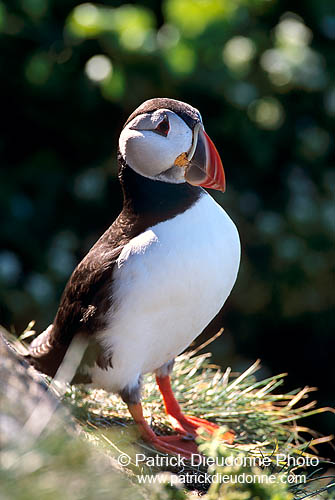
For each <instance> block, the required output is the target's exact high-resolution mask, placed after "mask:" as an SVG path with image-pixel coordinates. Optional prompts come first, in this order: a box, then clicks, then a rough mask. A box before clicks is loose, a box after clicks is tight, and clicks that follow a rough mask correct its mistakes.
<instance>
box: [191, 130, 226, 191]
mask: <svg viewBox="0 0 335 500" xmlns="http://www.w3.org/2000/svg"><path fill="white" fill-rule="evenodd" d="M187 159H188V165H187V167H186V169H185V180H186V181H187V182H188V183H189V184H193V185H194V186H202V187H205V188H210V189H217V190H219V191H225V189H226V180H225V173H224V170H223V165H222V161H221V158H220V155H219V153H218V151H217V149H216V147H215V146H214V143H213V141H212V140H211V139H210V138H209V137H208V135H207V134H206V132H205V131H204V128H203V126H202V124H201V123H197V125H196V126H195V127H194V130H193V144H192V147H191V149H190V151H189V153H188V156H187Z"/></svg>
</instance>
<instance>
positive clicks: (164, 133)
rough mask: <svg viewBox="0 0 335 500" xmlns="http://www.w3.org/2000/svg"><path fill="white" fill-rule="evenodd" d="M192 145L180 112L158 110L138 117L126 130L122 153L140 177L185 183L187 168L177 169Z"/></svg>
mask: <svg viewBox="0 0 335 500" xmlns="http://www.w3.org/2000/svg"><path fill="white" fill-rule="evenodd" d="M191 146H192V130H191V129H190V127H189V126H188V125H187V124H186V123H185V122H184V120H182V119H181V118H180V117H179V116H178V115H176V113H174V112H173V111H170V110H168V109H158V110H157V111H154V112H153V113H144V114H141V115H138V116H136V117H135V118H134V119H133V120H132V121H131V122H129V123H128V124H127V126H126V127H125V128H124V129H123V130H122V133H121V135H120V140H119V148H120V152H121V154H122V156H123V158H124V159H125V161H126V162H127V164H128V165H129V166H130V167H131V168H132V169H133V170H135V172H137V173H138V174H141V175H143V176H144V177H148V178H149V179H155V180H162V181H165V182H172V183H180V182H185V179H184V173H185V172H184V169H183V168H180V167H177V166H174V162H175V160H176V158H177V156H179V155H180V154H181V153H184V152H188V151H189V150H190V148H191Z"/></svg>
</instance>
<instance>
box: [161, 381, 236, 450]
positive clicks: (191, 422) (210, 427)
mask: <svg viewBox="0 0 335 500" xmlns="http://www.w3.org/2000/svg"><path fill="white" fill-rule="evenodd" d="M156 381H157V384H158V387H159V390H160V391H161V393H162V396H163V401H164V406H165V411H166V413H167V415H168V417H169V420H170V422H171V425H172V427H173V428H174V429H175V430H176V431H177V432H180V433H181V434H184V435H185V434H186V435H192V436H196V435H197V429H199V428H200V427H202V428H204V429H206V431H207V432H209V433H210V434H213V433H214V431H216V430H217V429H218V428H219V426H218V425H216V424H214V423H213V422H208V420H205V419H203V418H199V417H191V416H187V415H184V414H183V413H182V411H181V408H180V406H179V403H178V401H177V400H176V398H175V397H174V394H173V391H172V387H171V381H170V377H169V376H168V375H166V376H164V377H158V376H156ZM234 437H235V433H234V432H233V431H227V432H225V433H224V434H223V436H222V439H223V440H224V441H226V442H227V443H229V444H232V443H233V442H234Z"/></svg>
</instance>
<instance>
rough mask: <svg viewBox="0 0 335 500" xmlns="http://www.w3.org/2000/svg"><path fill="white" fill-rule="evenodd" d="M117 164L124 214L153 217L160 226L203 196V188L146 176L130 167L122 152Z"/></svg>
mask: <svg viewBox="0 0 335 500" xmlns="http://www.w3.org/2000/svg"><path fill="white" fill-rule="evenodd" d="M118 163H119V180H120V183H121V187H122V191H123V213H125V212H126V213H129V214H132V215H133V216H137V217H141V216H145V217H152V219H153V222H155V223H158V222H162V221H163V220H167V219H171V218H173V217H175V216H176V215H178V214H180V213H183V212H185V210H187V209H188V208H190V207H191V206H192V205H193V204H194V203H195V202H196V201H197V200H198V199H199V198H200V196H201V195H202V194H204V190H203V189H202V188H200V187H198V186H191V185H190V184H188V183H186V182H183V183H181V184H172V183H171V184H170V183H168V182H162V181H154V180H151V179H148V178H147V177H143V176H142V175H139V174H137V173H136V172H135V171H134V170H133V169H132V168H131V167H129V165H127V163H126V162H125V160H124V159H123V157H122V155H121V154H120V153H118ZM150 225H153V224H150Z"/></svg>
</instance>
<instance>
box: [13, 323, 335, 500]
mask: <svg viewBox="0 0 335 500" xmlns="http://www.w3.org/2000/svg"><path fill="white" fill-rule="evenodd" d="M28 334H29V332H25V336H27V335H28ZM259 368H260V362H259V361H256V362H255V363H254V364H253V365H252V366H251V367H250V368H248V369H247V370H246V371H245V372H244V373H242V374H232V373H231V371H230V369H229V368H228V369H227V370H226V371H224V372H223V371H221V370H220V368H219V367H217V366H215V365H213V364H212V363H211V355H210V354H209V353H206V354H199V352H193V353H188V354H184V355H182V356H180V357H179V358H178V359H177V361H176V364H175V368H174V371H173V377H172V379H173V388H174V391H175V394H176V397H177V399H178V401H179V402H180V403H181V406H182V408H183V411H184V413H186V414H192V415H197V416H201V417H205V418H207V419H209V420H213V421H215V422H216V423H218V424H220V425H222V427H223V428H225V429H226V428H229V429H233V430H234V431H235V433H236V438H235V442H234V444H233V445H228V444H226V443H223V442H222V441H221V439H220V432H218V433H217V435H215V436H214V437H213V436H212V437H210V436H208V435H206V434H204V433H203V434H201V435H200V436H199V438H198V439H199V450H201V453H203V454H204V456H210V457H216V459H220V460H221V462H220V460H219V464H218V463H216V464H214V465H213V466H211V467H210V468H209V471H208V472H210V473H211V474H212V475H213V476H212V477H214V476H215V475H217V474H221V476H222V475H225V474H226V475H229V477H233V478H236V477H238V476H239V475H241V474H249V475H252V476H253V477H254V478H256V479H257V478H261V476H264V475H266V476H269V475H270V474H274V476H275V478H276V481H275V483H273V484H269V483H265V484H258V483H257V481H256V483H255V481H254V482H253V483H252V484H247V483H245V482H244V483H242V484H235V483H234V481H233V480H232V481H230V483H228V484H212V485H210V487H209V489H208V486H209V485H208V484H207V485H206V484H205V485H204V484H201V483H200V482H199V481H200V477H202V476H203V475H204V474H205V473H206V472H207V469H206V467H204V466H200V467H199V466H194V465H192V464H189V463H187V464H186V465H185V464H184V466H182V467H181V466H175V465H171V464H170V465H168V466H164V467H160V466H157V465H156V464H153V465H151V463H150V462H149V461H148V460H145V462H141V463H140V464H136V454H137V453H141V454H144V455H145V456H146V457H148V458H149V457H155V456H157V455H162V454H159V453H157V451H156V450H155V449H153V448H152V447H151V446H150V445H149V444H148V443H145V442H143V441H142V440H141V439H140V438H139V436H138V433H137V430H136V426H135V425H134V424H133V421H132V420H131V418H130V415H129V413H128V410H127V407H126V405H125V404H124V403H123V402H122V400H121V399H120V398H119V397H118V396H117V395H112V394H109V393H106V392H105V391H103V390H93V389H87V388H85V387H81V386H76V387H75V386H69V385H63V386H59V385H57V386H55V385H53V384H51V388H52V389H51V390H53V391H56V392H57V393H58V394H62V400H63V402H64V404H65V406H67V407H68V408H70V410H71V414H72V417H70V416H69V418H70V420H72V421H73V422H74V423H75V428H76V430H77V434H79V436H76V438H75V439H74V437H73V436H72V437H71V442H78V443H79V442H80V443H81V444H80V445H78V446H79V448H78V449H79V450H82V449H84V455H85V456H88V457H90V456H91V455H90V454H91V452H92V453H94V454H96V453H98V455H99V457H100V458H99V460H102V461H103V463H104V466H102V467H100V468H99V472H97V471H96V470H95V469H94V470H92V463H91V461H89V462H90V463H88V462H87V467H86V465H85V464H86V462H85V460H84V459H83V458H81V455H80V453H79V455H80V457H79V459H78V461H79V462H78V463H79V464H80V466H78V464H77V465H76V463H75V462H76V459H75V458H73V460H72V462H73V473H74V475H75V477H77V480H78V482H79V483H80V484H81V488H82V489H83V490H85V481H89V482H90V488H87V491H86V493H87V496H85V494H84V493H83V494H82V496H80V497H78V498H85V499H86V498H90V495H91V494H92V493H90V494H88V492H91V491H92V481H93V483H94V484H95V486H94V487H95V488H96V493H95V497H96V498H100V497H103V494H102V496H101V495H100V493H101V492H102V493H103V492H104V491H106V489H108V488H110V486H109V485H110V481H109V480H108V478H106V473H108V472H106V471H108V469H109V470H110V474H111V477H112V479H113V478H114V475H115V478H114V479H115V481H114V482H113V481H112V484H114V485H115V486H114V487H112V488H113V494H115V496H113V495H112V496H108V498H141V499H142V498H148V499H155V498H157V499H161V498H162V499H164V498H166V499H171V500H172V499H173V500H177V499H190V498H193V495H194V490H195V491H196V492H197V494H199V493H204V494H205V496H203V498H204V500H219V499H222V500H223V499H224V500H248V499H250V500H252V499H255V500H256V499H257V500H258V499H259V500H261V499H264V500H292V499H299V500H300V499H303V498H317V499H321V498H322V499H325V498H328V499H330V498H334V497H335V491H334V487H335V476H334V470H335V469H334V466H333V465H332V464H331V463H330V462H329V461H327V457H323V458H322V457H319V455H318V445H319V444H321V443H327V442H328V443H329V453H330V452H331V446H332V436H327V437H324V436H321V435H320V434H319V433H318V432H316V431H313V430H311V429H308V428H306V427H305V426H304V425H303V419H304V418H305V417H307V416H311V415H314V414H316V413H320V412H324V411H332V412H334V409H331V408H318V407H317V404H316V401H314V400H311V399H310V396H311V393H312V392H313V391H315V389H314V388H308V387H305V388H303V389H297V390H295V391H291V392H289V393H284V392H283V391H280V389H281V387H282V386H283V383H284V379H285V376H286V375H285V374H279V375H275V376H272V377H268V378H266V379H263V380H258V379H257V377H256V375H257V371H258V370H259ZM44 379H45V380H47V381H48V378H47V377H44ZM142 402H143V407H144V414H145V416H146V418H147V419H148V420H149V422H150V424H151V425H152V427H153V428H154V430H155V432H157V433H161V434H168V433H171V432H173V430H172V429H171V426H170V424H169V422H168V420H167V418H166V416H165V413H164V411H163V405H162V401H161V396H160V394H159V392H158V389H157V386H156V383H155V379H154V376H153V375H151V374H149V375H146V376H145V377H144V383H143V398H142ZM40 439H41V440H42V441H41V440H37V441H36V447H35V448H36V450H38V449H39V447H40V446H41V444H40V443H41V442H42V445H43V443H44V441H43V440H45V439H46V437H45V436H42V437H41V438H40ZM50 439H51V438H50ZM62 440H63V441H64V447H65V449H66V446H67V445H66V443H67V439H65V438H64V436H63V438H62ZM62 440H61V442H62ZM42 447H43V449H44V450H45V446H44V445H43V446H42ZM68 447H69V445H68ZM83 447H84V448H83ZM69 449H70V451H65V454H66V456H67V459H66V460H67V462H68V460H69V458H68V457H69V456H71V453H74V456H76V453H75V452H74V451H73V450H72V448H71V446H70V448H69ZM74 449H76V447H75V446H74ZM323 449H325V448H323ZM36 450H35V451H36ZM71 450H72V451H71ZM92 450H93V451H92ZM57 453H58V455H57V457H58V458H57V460H58V462H59V463H62V460H63V459H62V454H63V453H64V452H62V451H61V448H58V452H57ZM121 454H126V455H127V456H129V464H128V465H127V466H126V467H120V466H119V465H118V458H119V456H120V455H121ZM279 454H280V456H281V457H282V455H285V457H288V456H290V457H300V458H301V457H303V458H304V459H305V460H307V459H311V458H312V457H318V459H319V461H320V467H312V468H311V467H310V468H309V469H306V470H305V469H304V468H299V467H298V468H297V467H293V466H292V464H289V463H288V462H287V460H286V459H283V458H281V460H278V456H279ZM44 455H45V451H44ZM51 455H53V452H51ZM94 456H95V455H94ZM228 457H249V458H250V457H252V458H255V459H258V460H260V459H261V458H262V457H263V458H264V457H268V459H269V461H270V463H271V466H267V467H263V468H260V467H257V466H253V465H250V466H249V465H248V466H244V465H243V466H239V465H236V464H233V465H229V464H228V465H227V464H225V463H224V464H223V465H222V459H226V458H228ZM48 460H50V457H49V458H48ZM104 460H105V461H104ZM106 461H107V462H106ZM67 462H66V463H67ZM18 463H19V462H18ZM42 463H43V460H42ZM106 463H107V464H108V465H106ZM70 467H71V465H70ZM43 470H44V469H43V467H42V469H41V471H43ZM64 471H65V472H64ZM166 471H168V473H169V474H170V475H169V474H167V475H166ZM68 473H69V471H68V468H66V467H63V465H62V466H61V473H60V474H58V475H56V479H54V482H55V484H58V483H57V482H58V481H60V480H59V479H57V478H59V477H61V475H62V474H63V475H64V477H65V479H64V481H65V482H66V480H67V479H66V478H67V474H68ZM164 473H165V475H164ZM44 474H45V472H44ZM141 474H159V478H160V480H161V481H162V484H156V485H150V484H149V485H139V484H138V477H139V475H141ZM162 474H163V475H162ZM171 474H173V475H172V476H171ZM177 476H178V477H177ZM287 476H290V477H297V476H304V477H305V478H306V483H304V484H287V482H285V481H282V479H283V478H284V479H285V478H286V477H287ZM171 477H172V478H174V479H173V480H174V482H175V483H177V482H178V481H179V483H180V484H179V485H178V484H177V486H171V484H170V481H171ZM188 477H192V478H193V479H192V482H191V483H190V484H187V485H186V484H185V482H186V478H188ZM178 478H179V479H178ZM23 479H24V485H25V491H28V490H27V488H28V489H29V487H28V486H27V484H29V481H28V480H27V478H26V477H24V478H23ZM41 480H42V479H41ZM35 482H36V481H35ZM60 482H61V481H60ZM16 483H17V484H20V482H18V481H16ZM11 484H14V483H13V482H12V483H11ZM59 486H60V487H61V485H60V483H59ZM31 488H33V483H31ZM129 488H130V489H129ZM93 489H94V488H93ZM10 491H11V490H10ZM116 491H117V493H116ZM192 491H193V492H192ZM35 493H36V492H35ZM72 495H73V494H72ZM320 495H321V496H320ZM11 496H12V497H13V498H16V496H15V495H14V496H13V495H11ZM21 496H22V495H21ZM21 496H17V498H21ZM42 497H43V495H42ZM56 497H57V495H56ZM22 498H26V497H23V496H22ZM27 498H32V497H29V496H28V497H27ZM50 498H54V497H53V496H50ZM65 498H67V497H65ZM73 498H77V497H76V496H73Z"/></svg>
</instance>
